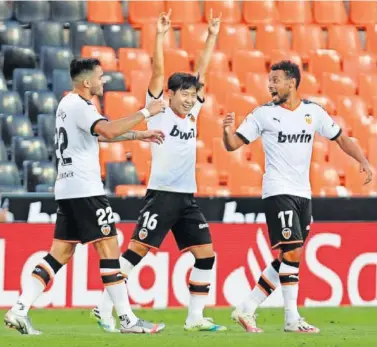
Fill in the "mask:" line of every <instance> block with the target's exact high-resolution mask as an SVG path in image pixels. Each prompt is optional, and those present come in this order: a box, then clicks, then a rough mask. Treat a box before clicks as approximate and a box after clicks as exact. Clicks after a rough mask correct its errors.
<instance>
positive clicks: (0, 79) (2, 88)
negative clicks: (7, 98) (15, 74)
mask: <svg viewBox="0 0 377 347" xmlns="http://www.w3.org/2000/svg"><path fill="white" fill-rule="evenodd" d="M0 59H1V57H0ZM7 91H8V87H7V81H6V80H5V77H4V75H3V73H2V72H0V92H7Z"/></svg>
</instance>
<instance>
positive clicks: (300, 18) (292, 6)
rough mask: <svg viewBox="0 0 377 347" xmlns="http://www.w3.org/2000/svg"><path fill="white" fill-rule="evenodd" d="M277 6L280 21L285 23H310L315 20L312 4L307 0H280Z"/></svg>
mask: <svg viewBox="0 0 377 347" xmlns="http://www.w3.org/2000/svg"><path fill="white" fill-rule="evenodd" d="M277 7H278V9H279V14H280V22H281V23H283V24H286V25H292V24H308V23H312V22H313V15H312V9H311V4H310V2H308V1H306V0H298V1H278V2H277Z"/></svg>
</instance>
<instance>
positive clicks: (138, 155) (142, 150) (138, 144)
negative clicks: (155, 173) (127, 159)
mask: <svg viewBox="0 0 377 347" xmlns="http://www.w3.org/2000/svg"><path fill="white" fill-rule="evenodd" d="M151 159H152V158H151V149H150V144H149V143H146V142H142V141H134V144H133V148H132V162H133V163H134V164H135V166H136V169H137V174H138V177H139V180H140V181H141V182H142V183H143V184H146V183H147V182H148V178H149V174H150V167H151Z"/></svg>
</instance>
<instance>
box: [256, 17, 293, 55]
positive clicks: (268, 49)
mask: <svg viewBox="0 0 377 347" xmlns="http://www.w3.org/2000/svg"><path fill="white" fill-rule="evenodd" d="M255 48H256V49H259V50H260V51H262V52H263V53H264V54H265V55H266V59H268V60H269V59H270V55H271V53H272V51H273V50H276V49H279V50H283V51H289V50H290V43H289V39H288V34H287V31H286V29H285V27H284V26H283V25H282V24H275V25H271V24H266V25H261V26H259V27H258V29H257V38H256V42H255Z"/></svg>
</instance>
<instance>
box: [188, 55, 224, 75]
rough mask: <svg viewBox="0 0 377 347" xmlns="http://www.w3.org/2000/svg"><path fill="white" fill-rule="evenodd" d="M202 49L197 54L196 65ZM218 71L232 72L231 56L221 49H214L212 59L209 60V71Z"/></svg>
mask: <svg viewBox="0 0 377 347" xmlns="http://www.w3.org/2000/svg"><path fill="white" fill-rule="evenodd" d="M201 55H202V51H198V52H197V54H196V59H195V60H196V61H195V66H196V65H197V63H198V61H199V59H200V57H201ZM210 71H217V72H221V71H223V72H230V71H229V57H228V56H227V55H226V54H225V53H223V52H220V51H214V52H213V53H212V55H211V60H210V61H209V64H208V68H207V72H210Z"/></svg>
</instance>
